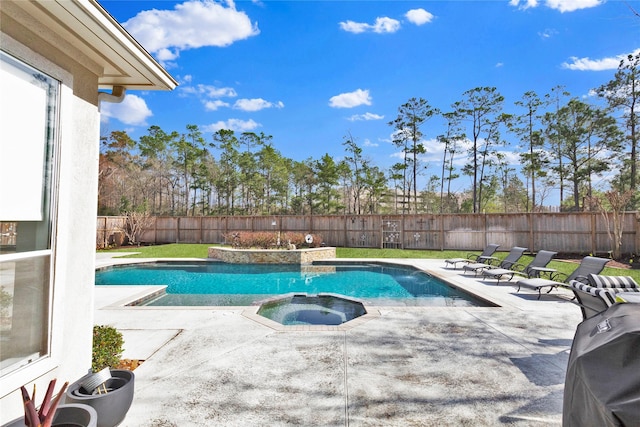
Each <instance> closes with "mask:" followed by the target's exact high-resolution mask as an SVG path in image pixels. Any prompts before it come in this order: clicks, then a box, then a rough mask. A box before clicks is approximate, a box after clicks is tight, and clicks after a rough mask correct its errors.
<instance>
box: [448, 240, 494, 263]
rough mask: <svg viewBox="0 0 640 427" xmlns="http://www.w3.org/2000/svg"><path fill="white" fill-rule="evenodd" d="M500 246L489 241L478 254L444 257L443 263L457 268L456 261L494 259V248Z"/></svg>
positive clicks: (485, 260) (466, 261)
mask: <svg viewBox="0 0 640 427" xmlns="http://www.w3.org/2000/svg"><path fill="white" fill-rule="evenodd" d="M499 247H500V245H496V244H494V243H490V244H488V245H487V247H486V248H484V250H483V251H482V253H481V254H480V255H478V254H473V253H470V254H467V257H466V258H450V259H445V260H444V263H445V267H446V266H447V265H450V264H453V268H454V269H455V268H458V263H461V262H465V263H468V262H485V263H486V262H487V261H489V260H491V259H496V258H495V257H494V256H493V254H494V253H495V252H496V250H498V248H499Z"/></svg>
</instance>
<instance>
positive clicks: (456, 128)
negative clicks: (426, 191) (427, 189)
mask: <svg viewBox="0 0 640 427" xmlns="http://www.w3.org/2000/svg"><path fill="white" fill-rule="evenodd" d="M443 116H444V118H445V119H446V120H447V133H446V134H444V135H439V136H438V137H437V139H438V141H439V142H440V143H442V144H443V145H444V149H443V150H442V176H441V177H440V213H443V212H444V209H445V205H446V208H447V209H446V210H447V212H452V211H453V209H452V208H453V206H452V205H453V203H452V195H451V182H452V181H453V180H454V179H456V178H459V177H460V175H458V174H455V173H454V170H455V166H454V164H453V159H454V158H455V154H456V152H457V150H458V143H459V142H461V141H462V140H464V138H465V136H464V133H463V131H462V128H461V127H460V117H459V116H458V115H457V114H456V113H455V112H449V113H444V114H443ZM445 181H446V183H447V197H446V203H445V202H444V185H445ZM456 208H457V203H456Z"/></svg>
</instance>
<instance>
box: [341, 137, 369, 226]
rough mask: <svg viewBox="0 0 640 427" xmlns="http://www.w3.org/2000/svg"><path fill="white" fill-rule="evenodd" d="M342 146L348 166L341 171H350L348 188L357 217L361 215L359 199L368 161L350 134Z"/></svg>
mask: <svg viewBox="0 0 640 427" xmlns="http://www.w3.org/2000/svg"><path fill="white" fill-rule="evenodd" d="M342 145H343V146H344V147H345V151H346V152H347V156H346V157H345V158H344V160H345V163H346V165H347V166H348V167H347V168H346V169H343V170H348V171H350V188H351V195H352V196H353V211H354V212H355V213H356V214H358V215H359V214H360V213H362V207H361V202H360V198H361V196H362V191H363V188H364V185H365V183H364V180H365V169H366V168H367V167H368V161H367V160H365V159H364V158H363V156H362V148H361V147H359V146H358V144H357V143H356V141H355V140H354V139H353V136H351V133H349V135H348V136H346V137H345V140H344V142H343V143H342ZM345 201H346V200H345ZM346 202H347V205H350V203H349V202H348V201H346Z"/></svg>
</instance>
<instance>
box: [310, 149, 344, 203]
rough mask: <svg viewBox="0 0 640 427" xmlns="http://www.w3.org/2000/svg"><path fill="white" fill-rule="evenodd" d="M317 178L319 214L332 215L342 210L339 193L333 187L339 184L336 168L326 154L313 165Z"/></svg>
mask: <svg viewBox="0 0 640 427" xmlns="http://www.w3.org/2000/svg"><path fill="white" fill-rule="evenodd" d="M315 172H316V176H317V177H318V191H317V206H318V208H319V212H320V213H324V214H334V213H338V212H339V211H340V210H341V209H342V204H341V203H340V201H339V200H340V193H339V192H338V190H336V188H335V186H336V185H337V184H338V182H339V175H338V167H337V165H336V163H335V161H334V160H333V157H331V156H330V155H329V154H328V153H327V154H325V155H324V156H322V158H321V159H320V160H318V161H317V162H316V164H315Z"/></svg>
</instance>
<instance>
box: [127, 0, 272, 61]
mask: <svg viewBox="0 0 640 427" xmlns="http://www.w3.org/2000/svg"><path fill="white" fill-rule="evenodd" d="M122 25H123V26H124V28H126V29H127V31H128V32H129V33H131V35H132V36H133V37H135V39H136V40H138V41H139V42H140V44H142V45H143V46H144V47H145V48H146V49H148V50H149V51H150V52H151V53H152V54H155V55H156V58H157V59H158V60H159V61H160V62H167V61H172V60H175V59H176V58H178V56H179V55H180V51H182V50H187V49H196V48H199V47H204V46H217V47H224V46H229V45H230V44H232V43H234V42H236V41H238V40H243V39H246V38H248V37H251V36H255V35H257V34H259V33H260V30H259V29H258V25H257V24H255V23H252V22H251V20H250V19H249V17H248V16H247V15H246V13H244V12H240V11H238V10H236V8H235V4H234V2H233V1H232V0H227V1H220V2H218V1H212V0H191V1H186V2H184V3H181V4H177V5H175V7H174V9H173V10H157V9H152V10H145V11H142V12H140V13H138V14H137V15H136V16H134V17H133V18H131V19H129V20H128V21H126V22H125V23H123V24H122Z"/></svg>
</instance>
